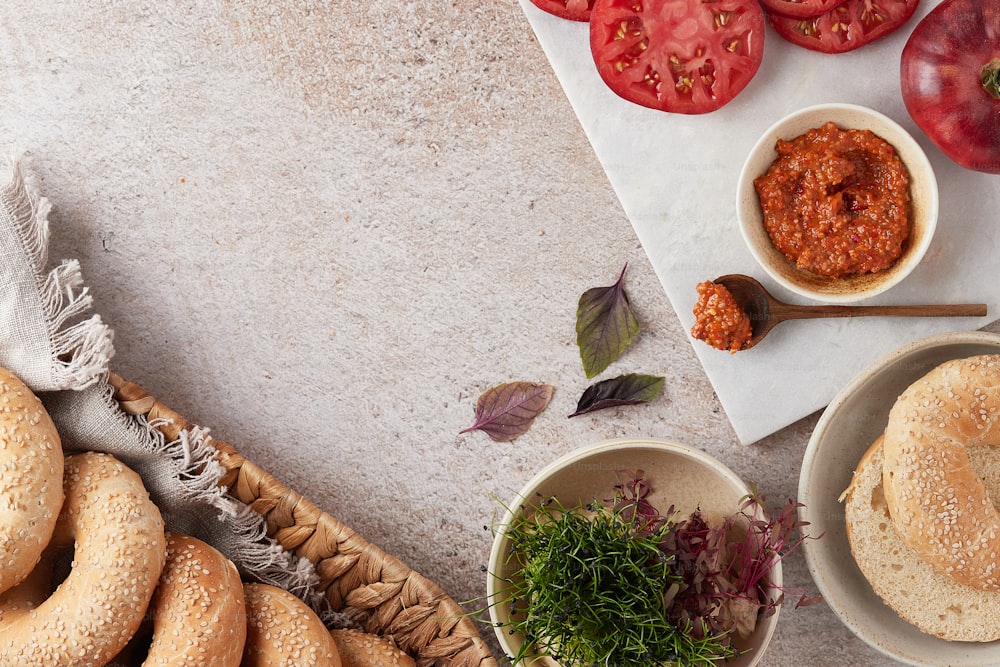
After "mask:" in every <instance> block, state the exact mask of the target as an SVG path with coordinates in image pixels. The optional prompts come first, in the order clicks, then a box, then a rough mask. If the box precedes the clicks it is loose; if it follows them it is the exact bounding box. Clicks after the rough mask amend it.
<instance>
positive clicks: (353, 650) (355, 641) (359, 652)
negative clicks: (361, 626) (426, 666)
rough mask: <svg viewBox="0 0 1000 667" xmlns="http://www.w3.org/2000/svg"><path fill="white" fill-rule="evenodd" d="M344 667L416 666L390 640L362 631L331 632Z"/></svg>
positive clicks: (346, 629)
mask: <svg viewBox="0 0 1000 667" xmlns="http://www.w3.org/2000/svg"><path fill="white" fill-rule="evenodd" d="M330 635H331V636H332V637H333V641H334V643H335V644H336V645H337V651H338V652H339V653H340V659H341V661H342V662H343V667H414V665H415V664H416V663H415V662H414V660H413V658H411V657H410V656H409V655H407V654H406V652H405V651H403V650H402V649H401V648H399V647H398V646H396V645H395V644H393V643H391V642H390V641H389V640H388V639H385V638H383V637H379V636H378V635H373V634H371V633H368V632H362V631H360V630H352V629H350V628H344V629H340V630H331V631H330Z"/></svg>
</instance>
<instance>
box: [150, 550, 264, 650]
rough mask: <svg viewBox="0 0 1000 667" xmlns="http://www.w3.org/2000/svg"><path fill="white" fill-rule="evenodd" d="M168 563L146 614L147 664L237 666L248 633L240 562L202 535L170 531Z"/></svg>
mask: <svg viewBox="0 0 1000 667" xmlns="http://www.w3.org/2000/svg"><path fill="white" fill-rule="evenodd" d="M166 537H167V562H166V565H165V566H164V568H163V573H162V574H161V575H160V582H159V584H158V585H157V587H156V592H155V593H153V599H152V601H151V602H150V605H149V613H148V614H147V616H149V617H151V618H152V620H153V638H152V641H151V642H150V645H149V651H148V653H147V654H146V660H145V662H143V663H142V665H143V667H238V666H239V664H240V661H241V660H242V658H243V644H244V642H245V641H246V635H247V619H246V607H245V606H244V600H243V583H242V582H241V581H240V575H239V572H238V571H237V570H236V566H235V565H234V564H233V563H232V561H230V560H229V559H228V558H226V557H225V556H223V555H222V554H221V553H220V552H219V551H217V550H216V549H215V548H214V547H212V546H211V545H208V544H206V543H205V542H202V541H201V540H198V539H195V538H194V537H189V536H187V535H180V534H177V533H167V535H166Z"/></svg>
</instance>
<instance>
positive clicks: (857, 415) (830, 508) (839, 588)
mask: <svg viewBox="0 0 1000 667" xmlns="http://www.w3.org/2000/svg"><path fill="white" fill-rule="evenodd" d="M997 353H1000V336H998V335H996V334H990V333H985V332H962V333H948V334H939V335H936V336H929V337H927V338H922V339H920V340H917V341H914V342H912V343H909V344H907V345H904V346H902V347H900V348H898V349H897V350H895V351H894V352H891V353H890V354H888V355H886V356H885V357H883V358H881V359H879V360H878V361H876V362H874V363H873V364H871V365H870V366H869V367H868V368H867V369H865V370H864V371H863V372H861V373H860V374H859V375H858V376H857V377H856V378H854V379H853V380H852V381H851V382H850V383H849V384H848V385H847V386H846V387H844V388H843V389H842V390H841V391H840V393H839V394H837V396H836V397H835V398H834V399H833V401H831V402H830V405H829V406H828V407H827V408H826V410H825V411H824V412H823V414H822V416H821V417H820V419H819V421H818V422H817V424H816V428H815V430H814V431H813V434H812V437H811V438H810V440H809V444H808V445H807V447H806V451H805V456H804V458H803V462H802V472H801V476H800V478H799V491H798V500H799V501H800V502H802V503H803V504H804V508H802V510H801V512H800V517H801V518H802V519H803V520H804V521H809V522H810V526H809V529H810V533H811V534H814V535H820V534H822V535H823V537H822V539H819V540H806V541H805V542H804V543H803V545H802V549H803V554H804V556H805V560H806V564H807V566H808V568H809V571H810V573H811V574H812V577H813V579H814V581H815V582H816V586H817V588H818V589H819V592H820V594H821V595H822V596H823V599H824V600H825V601H826V604H827V605H828V606H829V607H830V609H832V610H833V611H834V613H835V614H836V615H837V616H838V617H840V619H841V621H843V622H844V624H845V625H846V626H847V627H848V628H850V629H851V630H852V631H853V632H854V634H856V635H857V636H858V637H860V638H861V639H862V640H864V641H865V642H867V643H868V644H869V645H871V646H873V647H874V648H876V649H878V650H879V651H881V652H882V653H884V654H885V655H887V656H890V657H892V658H894V659H896V660H899V661H901V662H903V663H906V664H909V665H919V666H928V667H929V666H934V667H944V666H946V665H947V666H948V667H987V666H991V667H995V666H996V665H1000V642H990V643H983V644H977V643H968V642H949V641H946V640H943V639H938V638H937V637H934V636H931V635H928V634H925V633H923V632H921V631H920V630H918V629H917V628H916V627H914V626H912V625H910V624H909V623H906V622H905V621H903V620H901V619H900V618H899V616H897V615H896V613H895V612H894V611H892V609H890V608H889V607H888V606H886V605H885V604H883V602H882V600H881V599H880V598H879V597H878V596H877V595H876V594H875V593H874V591H872V589H871V586H870V585H869V584H868V581H867V580H866V579H865V577H864V575H863V574H862V573H861V570H860V569H858V566H857V565H856V564H855V562H854V557H853V556H852V555H851V547H850V543H849V542H848V539H847V531H846V527H845V524H844V507H843V504H842V503H840V502H839V501H838V498H839V497H840V494H841V493H842V492H843V491H844V489H846V488H847V486H848V484H850V481H851V476H852V473H853V471H854V469H855V467H856V466H857V464H858V461H859V460H860V459H861V456H862V454H864V452H865V451H866V450H867V449H868V447H869V445H871V444H872V442H874V441H875V439H876V438H877V437H878V436H879V435H880V434H881V433H882V432H883V431H884V430H885V426H886V422H887V420H888V415H889V410H890V408H892V406H893V404H894V403H895V402H896V397H897V396H899V394H901V393H902V392H903V390H905V389H906V388H907V387H908V386H910V384H912V383H913V382H914V381H916V380H917V379H919V378H920V377H922V376H923V375H924V374H926V373H927V372H928V371H930V370H931V369H933V368H934V367H936V366H937V365H938V364H941V363H943V362H945V361H948V360H950V359H960V358H963V357H968V356H973V355H976V354H997Z"/></svg>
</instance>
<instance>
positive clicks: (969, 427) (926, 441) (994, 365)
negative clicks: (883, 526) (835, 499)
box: [882, 354, 1000, 591]
mask: <svg viewBox="0 0 1000 667" xmlns="http://www.w3.org/2000/svg"><path fill="white" fill-rule="evenodd" d="M978 445H990V446H995V445H1000V355H992V354H988V355H980V356H974V357H969V358H965V359H955V360H952V361H947V362H944V363H942V364H940V365H939V366H937V367H936V368H934V369H933V370H931V371H930V372H929V373H927V374H926V375H924V376H923V377H922V378H920V379H919V380H917V381H916V382H914V383H913V384H911V385H910V386H909V387H908V388H907V389H906V390H905V391H904V392H903V393H902V394H901V395H900V396H899V398H898V399H897V400H896V402H895V404H894V405H893V407H892V409H891V410H890V412H889V419H888V423H887V425H886V429H885V439H884V444H883V451H884V462H883V473H882V474H883V486H884V494H885V500H886V505H887V506H888V508H889V514H890V516H891V517H892V525H893V526H894V527H895V529H896V532H897V533H898V534H899V536H900V538H901V539H902V540H903V542H905V543H906V544H907V545H909V546H910V548H911V549H913V550H914V551H915V552H916V553H917V554H918V555H919V556H920V558H921V560H923V561H924V562H926V563H927V564H928V565H930V566H931V567H932V568H933V569H934V571H935V572H938V573H940V574H943V575H946V576H948V577H951V578H952V579H954V580H955V581H956V582H958V583H960V584H963V585H965V586H970V587H972V588H976V589H979V590H983V591H997V590H1000V569H998V566H1000V512H998V511H997V508H996V506H995V505H994V503H993V501H992V500H991V498H990V495H989V492H988V490H987V488H986V486H985V484H984V482H983V480H982V479H981V478H980V476H979V473H978V472H977V471H976V469H975V467H974V466H973V465H972V462H971V459H970V453H969V448H970V447H973V446H978Z"/></svg>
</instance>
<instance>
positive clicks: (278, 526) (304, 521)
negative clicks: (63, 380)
mask: <svg viewBox="0 0 1000 667" xmlns="http://www.w3.org/2000/svg"><path fill="white" fill-rule="evenodd" d="M108 383H109V384H110V385H111V387H112V388H113V390H114V398H115V400H116V401H117V402H118V404H119V406H121V408H122V409H123V410H124V411H125V412H126V413H127V414H130V415H133V416H140V417H145V418H146V419H147V420H148V421H149V422H150V423H151V424H152V425H153V427H154V428H156V429H158V430H159V431H160V432H161V433H163V435H164V437H165V438H168V439H170V440H173V439H176V438H177V437H178V436H179V435H180V433H181V432H182V431H184V430H186V429H189V428H191V427H193V426H195V425H194V424H193V423H192V422H190V421H188V420H187V419H186V418H185V417H183V416H182V415H180V414H179V413H177V412H176V411H174V410H172V409H171V408H169V407H167V406H166V405H165V404H163V403H161V402H160V401H159V400H157V399H156V397H155V396H153V395H152V394H150V393H149V392H148V391H147V390H146V389H145V388H143V387H142V386H140V385H138V384H136V383H134V382H130V381H128V380H126V379H125V378H123V377H122V376H120V375H117V374H116V373H114V372H111V373H109V376H108ZM210 444H211V445H212V446H213V447H214V448H215V450H216V452H217V457H216V458H217V461H218V462H219V463H220V464H221V465H222V467H223V468H224V470H225V473H224V475H223V477H222V479H221V480H220V486H222V487H224V488H225V489H226V490H227V492H228V494H229V495H230V496H232V497H234V498H236V499H237V500H239V501H240V502H242V503H244V504H246V505H247V506H249V507H250V508H251V509H252V510H254V511H255V512H257V513H258V514H259V515H261V516H262V517H263V518H264V520H265V522H266V525H267V533H268V536H269V537H271V538H272V539H274V540H275V541H276V542H278V543H279V544H280V545H281V546H282V547H284V548H285V549H287V550H288V551H290V552H291V553H293V554H295V555H297V556H300V557H303V558H306V559H307V560H309V561H310V562H311V563H313V565H314V566H315V569H316V573H317V575H318V576H319V581H320V590H321V591H322V592H323V595H324V597H325V598H326V600H327V602H328V603H329V605H330V607H331V609H333V610H334V611H337V612H345V613H346V614H347V615H348V616H351V617H352V618H355V619H356V620H357V621H358V622H359V623H360V624H361V625H362V627H363V629H364V630H366V631H368V632H373V633H375V634H380V635H384V636H387V637H389V638H391V639H392V640H393V641H394V642H395V643H396V644H397V645H398V646H399V647H400V648H402V649H403V650H404V651H406V652H407V653H408V654H409V655H410V656H412V657H413V658H414V660H415V662H416V664H417V665H418V666H420V667H430V666H432V665H433V666H442V667H443V666H444V665H453V666H456V667H497V664H498V663H497V661H496V659H495V658H494V657H493V655H492V654H491V653H490V650H489V648H488V646H487V645H486V643H485V642H484V641H483V639H482V637H481V636H480V634H479V631H478V629H477V625H476V622H475V621H474V620H473V619H472V618H471V617H469V616H468V615H467V614H466V612H464V611H463V610H462V608H461V607H460V606H459V605H458V603H456V602H455V601H454V600H453V599H452V598H451V597H449V596H448V595H447V593H445V591H444V590H443V589H442V588H441V587H440V586H438V584H436V583H435V582H433V581H431V580H430V579H428V578H426V577H424V576H423V575H421V574H420V573H418V572H416V571H414V570H413V569H411V568H410V567H409V566H407V565H406V564H405V563H403V562H402V561H401V560H400V559H398V558H396V557H395V556H392V555H391V554H389V553H387V552H385V551H383V550H382V549H380V548H379V547H378V546H376V545H375V544H372V543H370V542H368V541H367V540H365V539H364V538H363V537H362V536H361V535H359V534H358V533H357V532H356V531H354V530H353V529H351V528H350V527H349V526H347V525H346V524H345V523H343V522H341V521H340V520H338V519H336V518H335V517H333V516H332V515H330V514H328V513H327V512H324V511H323V510H322V509H320V508H319V507H318V506H316V505H315V504H314V503H312V502H311V501H310V500H308V499H307V498H305V497H303V496H302V495H301V494H299V493H297V492H296V491H294V490H293V489H291V488H290V487H288V486H286V485H285V484H284V483H283V482H281V481H280V480H278V479H276V478H275V477H274V476H273V475H271V474H270V473H269V472H267V471H266V470H265V469H263V468H262V467H260V466H258V465H257V464H255V463H254V462H252V461H250V460H248V459H246V458H245V457H244V456H242V455H241V454H240V453H239V451H238V450H237V449H236V448H235V447H234V446H233V445H231V444H229V443H227V442H225V441H223V440H218V439H216V438H212V439H211V441H210Z"/></svg>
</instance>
